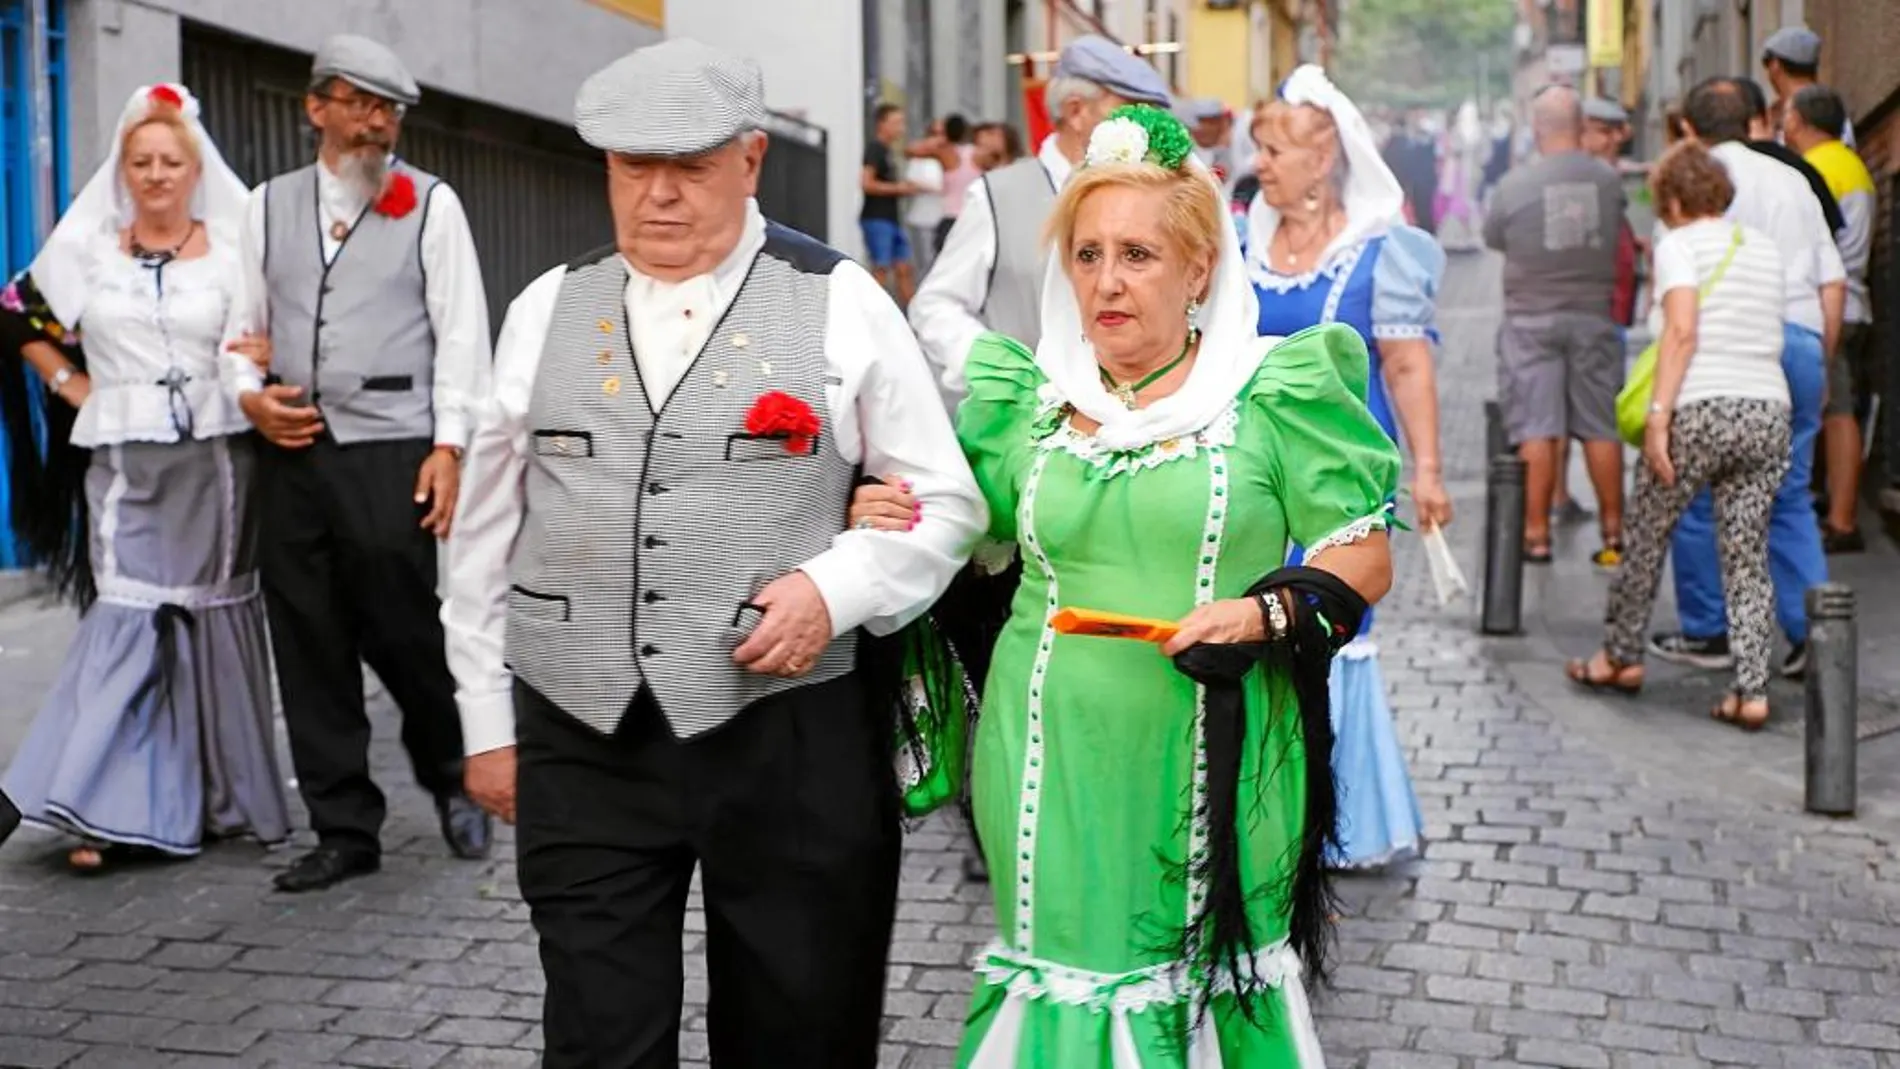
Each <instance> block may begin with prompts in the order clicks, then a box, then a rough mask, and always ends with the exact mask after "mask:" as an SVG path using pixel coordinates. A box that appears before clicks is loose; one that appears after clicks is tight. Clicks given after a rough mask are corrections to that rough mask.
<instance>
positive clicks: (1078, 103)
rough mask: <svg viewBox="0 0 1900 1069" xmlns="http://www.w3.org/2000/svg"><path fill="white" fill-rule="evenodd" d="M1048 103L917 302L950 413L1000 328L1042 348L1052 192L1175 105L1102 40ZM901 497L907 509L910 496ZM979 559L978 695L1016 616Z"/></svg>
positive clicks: (1071, 53)
mask: <svg viewBox="0 0 1900 1069" xmlns="http://www.w3.org/2000/svg"><path fill="white" fill-rule="evenodd" d="M1043 99H1044V102H1045V103H1046V104H1047V106H1048V109H1049V118H1050V120H1051V121H1052V122H1053V123H1054V124H1055V132H1054V133H1051V134H1050V135H1049V136H1048V137H1046V138H1044V139H1043V142H1042V145H1041V146H1040V147H1039V148H1038V149H1037V150H1036V154H1035V155H1034V156H1029V157H1024V158H1023V159H1020V160H1017V161H1016V162H1014V163H1012V164H1009V165H1008V166H1006V167H1001V168H998V169H997V170H994V171H991V172H989V173H988V174H986V175H984V176H983V177H982V178H979V179H977V180H976V181H975V182H974V183H972V184H971V186H970V189H969V192H967V193H966V194H964V198H963V211H962V213H961V214H960V215H958V216H957V221H956V224H955V225H953V226H952V227H951V228H950V233H949V234H948V235H947V236H946V237H945V238H944V243H943V248H941V249H939V250H938V252H937V259H936V260H935V261H934V262H933V263H932V264H931V267H930V273H929V274H928V275H926V276H925V277H924V281H923V284H922V285H921V286H919V287H918V290H917V295H916V297H914V298H913V299H912V300H911V303H910V310H909V312H910V325H911V327H912V328H913V329H915V330H916V331H917V340H918V341H920V342H922V343H923V349H924V355H925V356H926V357H928V358H929V360H930V363H931V365H932V367H933V369H934V370H935V371H936V373H937V375H938V379H939V385H940V388H941V390H942V391H943V397H944V404H945V405H946V406H947V407H948V408H949V409H951V410H952V411H954V410H955V408H956V406H957V404H958V403H959V402H961V401H962V399H963V394H964V392H965V389H966V384H965V382H964V378H963V363H964V360H965V358H967V357H968V356H969V353H970V346H971V344H972V343H974V342H975V341H976V339H977V336H978V335H981V334H983V333H984V332H985V331H991V330H994V331H996V332H998V333H1001V334H1007V335H1009V336H1010V337H1012V338H1016V339H1018V340H1020V341H1022V342H1023V343H1024V344H1026V345H1028V346H1029V347H1031V348H1034V347H1035V345H1036V341H1037V339H1038V337H1039V336H1040V334H1041V323H1042V280H1043V271H1044V266H1045V264H1046V263H1047V259H1048V250H1047V248H1046V247H1045V246H1044V245H1043V240H1042V225H1043V222H1044V220H1045V219H1047V218H1048V215H1049V210H1050V209H1051V208H1053V207H1054V206H1055V202H1056V191H1057V190H1059V189H1061V188H1062V186H1063V184H1064V183H1066V182H1067V181H1068V180H1069V174H1070V172H1071V171H1073V170H1074V169H1075V166H1076V165H1077V164H1078V163H1080V162H1081V161H1082V154H1083V153H1084V152H1085V151H1087V149H1088V144H1089V135H1090V134H1092V133H1094V132H1095V127H1096V125H1097V124H1099V123H1100V122H1101V121H1102V120H1103V119H1105V118H1107V117H1108V114H1109V113H1110V112H1112V111H1114V110H1115V109H1116V108H1119V107H1121V106H1122V105H1123V104H1153V105H1156V106H1158V107H1163V108H1166V107H1170V106H1171V103H1172V102H1171V100H1170V98H1169V96H1168V87H1167V85H1166V84H1164V83H1163V82H1162V81H1161V76H1160V75H1159V74H1157V73H1156V72H1155V69H1154V68H1153V67H1152V66H1150V65H1149V64H1148V63H1147V61H1145V60H1142V59H1139V58H1137V57H1135V56H1134V55H1133V54H1131V53H1130V52H1129V51H1128V50H1127V49H1125V48H1123V47H1122V46H1120V45H1118V44H1115V43H1113V42H1112V41H1109V40H1107V39H1106V38H1102V37H1095V36H1086V37H1078V38H1076V39H1075V40H1074V41H1072V42H1070V43H1069V45H1068V47H1066V48H1064V49H1063V50H1062V54H1061V56H1060V57H1058V58H1057V60H1056V69H1055V76H1054V77H1053V78H1051V79H1050V80H1049V84H1048V86H1047V87H1046V88H1045V89H1044V90H1043ZM902 500H903V502H904V503H906V504H908V503H910V499H909V496H908V495H906V496H905V497H904V498H903V499H902ZM983 556H984V558H986V559H987V561H988V563H986V564H985V565H984V566H983V568H982V569H981V570H983V571H986V572H990V571H994V572H998V573H999V574H993V575H986V576H978V575H976V574H974V573H973V574H971V575H969V576H966V577H965V578H964V579H963V580H962V581H960V582H958V583H957V584H956V586H955V588H954V589H953V590H952V592H951V594H950V597H949V599H948V600H947V603H946V604H945V606H944V610H945V611H944V612H943V613H942V614H941V619H942V620H943V622H944V625H945V626H946V627H947V628H948V629H949V630H950V632H951V638H952V641H954V642H955V643H956V645H957V648H958V650H960V651H962V652H963V655H964V659H965V664H966V666H967V667H968V669H969V672H970V674H971V676H972V677H974V679H973V681H974V682H975V684H976V686H977V689H978V691H979V692H980V691H981V689H982V686H983V676H984V675H985V673H986V671H987V669H988V665H989V649H990V647H991V645H993V644H994V642H995V638H996V636H995V634H994V633H993V632H994V631H995V630H996V629H999V628H1001V626H1002V623H1003V620H1004V619H1006V618H1007V617H1008V615H1009V598H1010V595H1011V592H1012V591H1013V590H1014V589H1015V575H1016V572H1015V566H1014V565H1013V564H1008V561H1009V560H1010V558H1009V555H1008V552H1007V550H1006V549H998V548H997V547H988V548H986V549H985V550H984V551H983ZM999 557H1000V559H998V558H999ZM1006 565H1007V568H1006V567H1005V566H1006ZM971 831H972V834H974V831H975V828H974V826H972V828H971ZM964 874H965V875H966V876H968V877H970V878H971V879H975V880H985V879H988V870H987V868H986V867H985V866H984V864H983V858H982V854H981V853H980V851H975V850H973V851H972V852H971V853H970V854H969V856H968V857H967V858H966V859H965V863H964Z"/></svg>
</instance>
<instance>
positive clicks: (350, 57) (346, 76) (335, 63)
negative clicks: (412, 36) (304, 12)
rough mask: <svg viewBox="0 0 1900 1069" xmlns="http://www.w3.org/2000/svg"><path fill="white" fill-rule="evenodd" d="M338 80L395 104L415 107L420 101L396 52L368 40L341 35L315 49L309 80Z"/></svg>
mask: <svg viewBox="0 0 1900 1069" xmlns="http://www.w3.org/2000/svg"><path fill="white" fill-rule="evenodd" d="M325 78H341V79H343V80H344V81H346V82H348V83H350V84H351V85H353V86H355V87H357V88H358V89H361V90H362V91H363V92H365V93H374V94H376V95H377V96H379V97H383V98H385V99H387V100H393V101H395V102H396V103H398V104H409V105H414V104H415V103H416V102H417V101H419V100H421V99H422V90H421V89H420V88H418V87H417V86H416V80H415V79H414V78H412V77H410V76H409V68H407V67H405V66H403V65H402V60H400V59H397V58H396V53H394V52H391V51H390V50H389V49H388V48H386V47H384V46H383V45H381V44H378V43H377V42H375V41H372V40H370V39H369V38H367V37H358V36H356V35H355V34H348V33H340V34H337V35H336V36H335V37H332V38H330V39H329V40H328V41H325V42H323V47H322V48H319V49H317V59H316V62H315V63H313V64H311V66H310V80H311V81H313V82H320V81H322V80H323V79H325Z"/></svg>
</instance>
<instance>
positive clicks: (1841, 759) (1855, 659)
mask: <svg viewBox="0 0 1900 1069" xmlns="http://www.w3.org/2000/svg"><path fill="white" fill-rule="evenodd" d="M1807 602H1808V606H1807V607H1808V673H1807V699H1808V702H1807V705H1808V708H1807V719H1808V725H1807V726H1808V748H1807V796H1808V797H1807V805H1808V812H1810V813H1825V814H1827V815H1829V816H1842V817H1851V816H1853V815H1854V806H1855V802H1856V800H1857V795H1858V793H1859V771H1858V769H1857V762H1856V756H1855V751H1856V749H1857V748H1858V747H1859V745H1860V717H1859V710H1860V675H1859V672H1860V665H1859V651H1860V645H1859V643H1860V634H1859V630H1860V629H1859V628H1858V627H1857V626H1856V625H1855V623H1854V591H1853V589H1852V588H1850V587H1847V586H1844V585H1842V584H1840V583H1823V584H1821V585H1820V586H1817V587H1814V588H1812V589H1810V590H1809V591H1808V595H1807Z"/></svg>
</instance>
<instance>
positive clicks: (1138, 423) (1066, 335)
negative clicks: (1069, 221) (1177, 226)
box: [1036, 123, 1279, 451]
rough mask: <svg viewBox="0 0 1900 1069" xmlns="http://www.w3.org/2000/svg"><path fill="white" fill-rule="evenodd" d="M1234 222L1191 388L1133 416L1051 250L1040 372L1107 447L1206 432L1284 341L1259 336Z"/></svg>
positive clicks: (1104, 134)
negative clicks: (1106, 372)
mask: <svg viewBox="0 0 1900 1069" xmlns="http://www.w3.org/2000/svg"><path fill="white" fill-rule="evenodd" d="M1113 136H1114V133H1113V131H1112V129H1111V124H1110V123H1103V124H1102V125H1101V126H1098V127H1096V138H1098V139H1107V138H1112V137H1113ZM1096 156H1097V153H1096V141H1095V139H1091V141H1090V157H1091V158H1095V157H1096ZM1083 166H1084V167H1086V166H1088V165H1087V164H1086V163H1085V164H1084V165H1083ZM1186 167H1187V169H1189V170H1191V171H1193V172H1194V174H1195V175H1196V177H1197V178H1198V180H1200V181H1204V182H1206V183H1207V184H1208V185H1209V186H1210V187H1212V188H1213V189H1214V192H1215V195H1216V196H1217V197H1218V196H1220V189H1219V185H1218V183H1216V182H1215V181H1214V176H1213V174H1212V173H1211V172H1209V171H1208V169H1207V168H1206V167H1205V166H1203V165H1202V164H1201V161H1200V160H1199V159H1196V158H1194V156H1193V155H1192V154H1190V155H1189V157H1188V161H1187V163H1186ZM1223 203H1224V202H1223ZM1227 220H1228V216H1227V213H1226V212H1224V211H1223V212H1222V213H1221V219H1220V221H1221V224H1222V225H1221V227H1220V255H1219V258H1218V259H1216V260H1215V261H1214V273H1213V275H1212V277H1211V278H1210V279H1209V281H1208V287H1207V297H1206V298H1205V299H1204V300H1203V301H1202V303H1201V312H1200V316H1199V317H1198V322H1199V324H1200V328H1201V348H1200V352H1199V353H1198V354H1197V355H1196V356H1195V358H1194V366H1193V367H1192V368H1191V369H1189V371H1188V377H1187V381H1186V382H1185V383H1182V385H1181V388H1180V389H1178V390H1176V391H1175V392H1174V393H1172V394H1169V395H1168V396H1166V397H1163V398H1161V399H1160V400H1158V401H1156V402H1154V403H1153V404H1151V405H1149V406H1147V407H1146V408H1138V409H1134V410H1132V411H1131V410H1130V409H1129V408H1128V407H1127V406H1126V405H1124V404H1122V402H1121V400H1120V399H1119V398H1117V397H1115V396H1114V395H1113V394H1110V393H1109V392H1108V390H1107V388H1105V387H1104V386H1103V385H1102V372H1101V365H1100V364H1099V363H1097V361H1096V358H1095V346H1094V345H1092V344H1090V342H1089V340H1088V338H1087V337H1085V336H1084V335H1083V333H1082V311H1081V307H1080V305H1079V304H1078V302H1077V301H1076V298H1075V288H1074V286H1073V285H1072V284H1071V283H1070V282H1069V276H1068V274H1067V273H1066V272H1065V271H1064V270H1063V264H1064V261H1065V259H1066V257H1065V255H1064V251H1063V250H1061V249H1054V250H1051V252H1050V255H1049V266H1048V269H1047V272H1046V274H1045V276H1044V278H1043V284H1042V340H1041V342H1040V343H1038V344H1037V346H1036V366H1037V367H1038V368H1041V369H1042V373H1043V375H1044V376H1046V377H1047V378H1048V380H1049V383H1050V385H1051V386H1053V387H1054V388H1055V391H1056V392H1057V394H1059V395H1060V397H1061V399H1062V400H1063V401H1066V402H1068V403H1069V404H1071V405H1074V406H1075V408H1076V410H1077V411H1079V412H1081V413H1082V414H1083V415H1085V416H1087V417H1088V418H1090V419H1092V420H1094V421H1095V422H1097V423H1099V424H1101V425H1102V426H1101V430H1099V431H1097V432H1096V434H1095V438H1096V441H1097V442H1098V443H1099V444H1101V445H1102V446H1104V447H1106V448H1108V449H1113V450H1117V451H1126V450H1133V449H1140V448H1142V447H1144V446H1148V445H1151V444H1153V443H1155V442H1161V441H1166V440H1168V439H1170V438H1179V437H1182V436H1184V435H1190V434H1193V433H1195V432H1196V431H1199V430H1201V429H1203V428H1205V427H1206V426H1208V424H1210V423H1213V422H1214V420H1215V419H1216V418H1217V417H1219V416H1220V414H1221V413H1222V412H1224V411H1226V409H1227V406H1228V405H1229V404H1230V403H1232V402H1233V400H1234V398H1235V397H1237V396H1239V394H1240V391H1241V390H1242V389H1244V388H1245V387H1246V385H1247V383H1249V382H1251V381H1252V380H1253V376H1254V372H1255V371H1257V370H1258V369H1259V367H1260V361H1261V358H1262V356H1263V355H1264V354H1265V352H1266V351H1267V349H1269V348H1271V347H1272V344H1273V343H1274V342H1276V341H1278V340H1279V339H1278V338H1261V337H1259V336H1258V335H1257V334H1256V333H1255V331H1256V330H1258V328H1259V325H1260V306H1259V304H1258V303H1257V301H1256V299H1255V297H1254V292H1253V283H1252V282H1250V281H1248V279H1247V268H1246V264H1245V263H1244V262H1243V261H1242V259H1241V254H1240V238H1239V234H1238V233H1237V231H1236V230H1235V228H1234V227H1233V226H1231V225H1229V224H1228V222H1227ZM1183 314H1184V315H1185V314H1186V312H1185V310H1183Z"/></svg>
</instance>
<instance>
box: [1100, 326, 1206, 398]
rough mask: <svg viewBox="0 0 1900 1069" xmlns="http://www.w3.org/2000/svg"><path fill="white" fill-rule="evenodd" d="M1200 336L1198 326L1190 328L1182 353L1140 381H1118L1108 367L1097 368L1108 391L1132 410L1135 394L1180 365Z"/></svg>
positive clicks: (1182, 346) (1182, 345) (1158, 380)
mask: <svg viewBox="0 0 1900 1069" xmlns="http://www.w3.org/2000/svg"><path fill="white" fill-rule="evenodd" d="M1200 337H1201V332H1200V330H1199V329H1198V328H1197V329H1193V330H1189V331H1188V336H1187V341H1185V342H1183V343H1182V344H1181V351H1180V353H1178V354H1177V355H1176V356H1175V358H1174V359H1173V360H1170V361H1168V362H1167V363H1165V364H1163V365H1161V366H1160V367H1158V368H1156V369H1155V370H1154V371H1152V372H1149V373H1148V375H1147V377H1145V378H1143V379H1142V380H1141V381H1140V382H1116V381H1115V376H1113V375H1110V374H1109V373H1108V369H1107V368H1105V367H1102V366H1101V365H1100V364H1097V365H1096V366H1095V369H1096V370H1097V371H1100V372H1101V373H1102V385H1103V386H1106V387H1108V392H1109V393H1112V394H1114V395H1115V396H1116V397H1118V398H1120V399H1121V403H1122V404H1124V405H1127V406H1128V410H1129V411H1131V412H1132V411H1134V408H1135V395H1136V394H1138V393H1140V392H1141V391H1143V390H1145V389H1147V388H1148V387H1150V386H1153V385H1154V384H1155V383H1157V382H1160V381H1161V380H1162V379H1163V378H1165V377H1166V376H1167V374H1168V372H1170V371H1173V370H1174V369H1175V368H1177V367H1180V366H1181V361H1183V360H1186V359H1187V356H1188V352H1189V351H1190V350H1192V349H1193V348H1194V343H1195V342H1196V341H1197V340H1199V339H1200Z"/></svg>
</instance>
